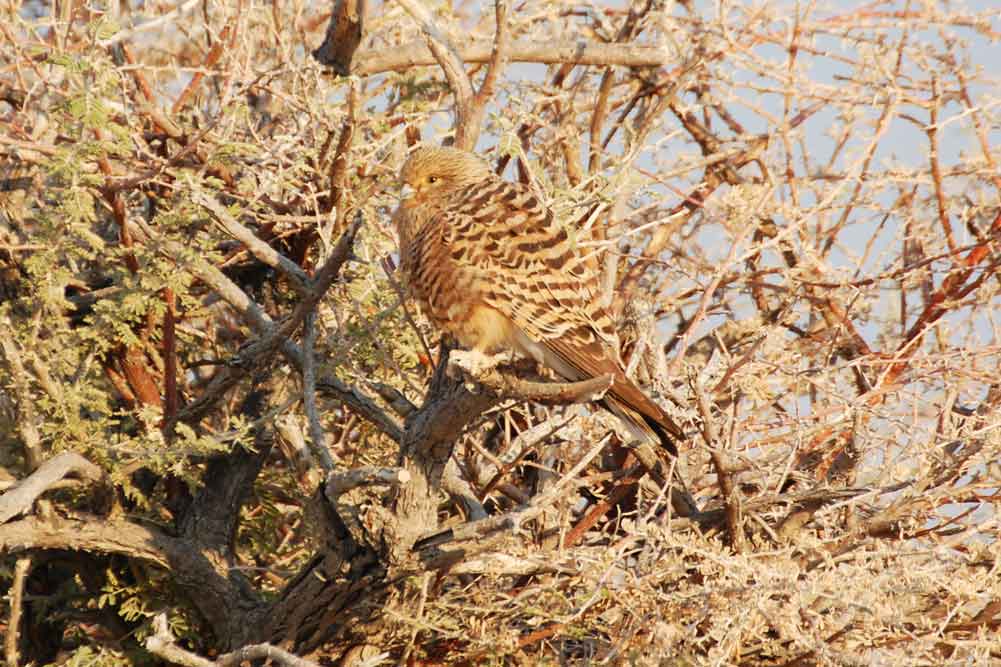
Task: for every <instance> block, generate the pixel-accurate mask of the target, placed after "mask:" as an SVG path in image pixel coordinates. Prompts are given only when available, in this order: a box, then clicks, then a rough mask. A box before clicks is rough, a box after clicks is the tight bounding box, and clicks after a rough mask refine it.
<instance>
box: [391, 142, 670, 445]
mask: <svg viewBox="0 0 1001 667" xmlns="http://www.w3.org/2000/svg"><path fill="white" fill-rule="evenodd" d="M399 181H400V188H401V197H400V203H399V206H398V208H397V209H396V211H395V212H394V214H393V222H394V225H395V226H396V231H397V236H398V242H399V257H400V269H401V273H402V276H403V281H402V282H403V283H404V285H405V287H406V290H407V292H408V294H409V296H410V297H412V298H413V299H414V300H416V302H417V303H418V305H419V307H420V309H421V311H422V312H423V313H424V314H425V315H426V316H427V318H428V319H429V320H430V321H431V323H432V324H433V325H435V326H436V327H437V328H438V329H440V330H442V331H444V332H446V333H448V334H451V335H452V336H453V337H454V338H455V339H456V340H457V341H458V343H459V345H461V346H462V347H464V348H466V349H469V350H472V351H475V352H478V353H481V354H483V355H485V356H493V355H498V354H500V353H505V352H506V353H512V352H513V353H515V354H517V355H521V356H524V357H528V358H530V359H534V360H535V362H536V363H537V364H539V365H541V366H543V367H545V368H548V369H549V370H550V371H552V372H553V373H555V375H556V376H558V377H560V378H562V379H563V380H566V381H568V382H576V381H580V380H587V379H591V378H597V377H602V376H609V375H610V376H611V378H612V383H611V386H610V388H609V389H608V391H607V392H606V393H605V395H604V397H603V398H602V399H601V402H602V404H603V405H604V407H605V408H607V409H608V410H609V411H611V412H612V413H613V414H614V415H616V416H617V417H618V418H619V419H620V420H621V421H622V423H623V424H624V425H625V426H626V428H627V429H628V431H629V432H630V434H631V435H632V436H633V438H635V439H637V440H642V441H644V442H647V443H652V444H659V445H660V446H662V447H663V448H664V449H665V450H666V451H668V452H669V453H670V454H672V455H673V456H677V455H678V449H677V445H678V443H680V442H681V441H682V440H683V439H684V438H685V434H684V431H683V430H682V429H681V428H680V427H679V426H678V425H677V424H676V423H675V422H674V421H673V420H672V419H671V418H670V417H669V416H668V415H667V414H666V413H665V411H664V410H663V409H662V408H661V407H660V406H659V405H658V404H657V403H656V402H654V401H653V399H651V398H650V397H649V396H648V395H647V394H646V393H644V392H643V390H642V389H640V388H639V387H638V386H637V385H636V383H634V382H633V381H632V380H631V379H630V378H629V377H628V376H627V375H626V371H625V366H624V364H623V362H622V358H621V356H620V352H619V339H618V335H617V332H616V327H615V320H614V318H613V317H612V314H611V312H610V310H609V308H608V307H607V305H605V303H604V301H603V300H602V299H601V298H600V288H599V275H598V269H597V266H596V263H595V262H593V260H591V259H589V258H588V257H587V256H586V255H585V253H584V252H583V251H582V249H581V248H580V247H579V245H578V244H576V243H575V242H574V238H573V237H572V236H571V234H570V233H568V230H567V229H566V228H565V227H564V226H563V225H562V224H561V223H560V221H559V220H557V218H556V216H555V215H554V214H553V212H552V210H551V209H550V208H548V207H547V206H546V205H545V204H544V203H543V201H542V200H541V199H540V197H539V196H538V195H537V194H536V193H535V192H533V190H532V189H531V188H530V187H529V186H527V185H524V184H521V183H512V182H509V181H506V180H504V179H503V178H501V177H500V176H498V175H497V174H495V173H494V172H493V171H492V170H491V168H490V166H489V165H488V164H487V162H485V161H484V160H483V159H482V158H481V157H479V156H478V155H476V154H475V153H471V152H469V151H465V150H461V149H458V148H455V147H437V146H428V145H424V146H420V147H418V148H416V149H415V150H414V151H413V152H412V153H411V154H410V156H409V158H408V159H407V160H406V161H405V163H404V165H403V167H402V169H401V170H400V177H399Z"/></svg>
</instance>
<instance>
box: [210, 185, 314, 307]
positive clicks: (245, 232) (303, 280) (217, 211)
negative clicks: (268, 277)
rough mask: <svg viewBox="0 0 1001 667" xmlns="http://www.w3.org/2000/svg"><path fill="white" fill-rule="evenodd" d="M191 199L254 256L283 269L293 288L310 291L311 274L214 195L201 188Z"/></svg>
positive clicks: (303, 292)
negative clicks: (274, 246) (253, 229)
mask: <svg viewBox="0 0 1001 667" xmlns="http://www.w3.org/2000/svg"><path fill="white" fill-rule="evenodd" d="M191 199H192V200H193V201H194V202H195V203H197V204H200V205H201V206H203V207H205V208H206V209H208V211H209V212H210V213H211V214H212V217H213V218H215V220H216V221H217V222H218V223H219V225H220V226H222V228H223V229H225V230H226V231H227V232H228V233H229V234H230V235H231V236H232V237H233V238H235V239H236V240H238V241H239V242H240V243H242V244H243V245H244V246H245V247H246V248H247V250H249V251H250V252H251V253H252V254H253V255H254V257H256V258H257V259H259V260H260V261H262V262H264V263H265V264H267V265H268V266H270V267H271V268H273V269H275V270H277V271H281V272H282V273H283V274H284V275H285V276H286V277H287V278H288V279H289V284H290V285H291V286H292V288H293V289H295V290H296V291H297V292H299V293H300V294H306V293H307V292H308V287H307V286H308V285H309V276H308V275H306V272H305V271H303V270H302V267H300V266H299V265H298V264H296V263H295V262H293V261H292V260H291V259H289V258H288V257H286V256H285V255H283V254H281V253H280V252H278V251H277V250H275V249H274V248H272V247H271V246H270V245H268V244H267V243H265V242H264V241H262V240H261V239H260V238H258V236H257V235H256V234H254V232H252V231H251V230H250V229H248V228H247V227H245V226H244V225H242V224H240V222H239V221H238V220H236V219H235V218H234V217H233V216H232V215H230V214H229V211H227V210H226V209H225V208H223V206H222V204H220V203H219V202H218V201H216V200H215V199H213V198H212V197H210V196H208V195H206V194H205V193H203V192H201V191H199V190H194V191H192V193H191Z"/></svg>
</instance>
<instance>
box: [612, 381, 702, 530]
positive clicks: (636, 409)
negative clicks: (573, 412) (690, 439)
mask: <svg viewBox="0 0 1001 667" xmlns="http://www.w3.org/2000/svg"><path fill="white" fill-rule="evenodd" d="M602 403H603V404H604V406H605V407H606V408H607V409H608V410H609V411H610V412H611V413H612V414H614V415H615V416H616V417H618V418H619V419H620V420H621V421H622V423H623V424H624V425H625V426H626V428H628V429H629V432H630V433H631V434H632V435H633V438H634V440H635V442H634V443H633V444H634V447H635V450H634V451H635V453H636V456H637V458H638V459H639V460H640V463H642V464H643V466H644V467H645V468H647V470H648V471H649V472H650V474H651V476H653V477H654V479H655V480H656V481H657V482H658V483H659V484H665V483H667V481H668V478H669V477H670V481H671V505H672V506H673V507H674V511H675V512H676V513H677V514H679V515H681V516H692V515H694V514H698V512H699V508H698V505H697V504H696V502H695V499H694V498H693V497H692V495H691V493H689V491H688V488H687V486H686V485H685V482H684V480H683V479H682V477H681V474H680V473H679V471H678V468H677V466H676V465H672V466H671V468H673V473H670V474H669V473H668V472H667V471H666V469H665V465H664V462H663V460H662V458H661V457H660V456H657V454H656V452H654V450H653V448H652V447H651V445H659V446H660V447H661V448H662V449H663V450H665V451H667V452H668V453H669V454H670V455H671V456H672V457H673V458H676V457H677V456H678V443H680V442H681V441H682V440H683V439H684V435H685V434H684V431H682V430H681V428H680V427H679V426H678V425H677V424H676V423H675V422H674V420H672V419H671V418H670V417H669V416H668V415H667V414H666V413H665V412H664V411H663V409H661V407H660V406H659V405H657V404H656V403H654V402H653V401H652V400H651V399H650V398H649V397H648V396H647V395H646V394H644V393H643V392H642V391H641V390H640V389H639V387H637V386H636V385H635V384H634V383H633V382H632V381H631V380H630V379H629V378H628V377H626V376H625V374H622V375H621V376H620V377H616V378H615V382H614V383H613V384H612V387H611V389H610V390H609V392H608V394H606V395H605V398H604V399H603V400H602Z"/></svg>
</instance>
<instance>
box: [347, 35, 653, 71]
mask: <svg viewBox="0 0 1001 667" xmlns="http://www.w3.org/2000/svg"><path fill="white" fill-rule="evenodd" d="M456 49H457V54H458V57H459V58H461V59H462V61H463V62H466V63H488V62H490V60H491V58H492V55H493V51H494V41H493V40H489V39H483V40H474V41H469V42H464V43H461V44H458V45H457V46H456ZM356 56H357V57H356V58H355V61H354V63H355V64H354V67H353V68H352V71H351V73H352V74H355V75H357V76H369V75H372V74H378V73H380V72H400V71H405V70H409V69H411V68H413V67H426V66H430V65H434V64H436V63H437V62H438V61H437V60H436V59H435V57H434V56H433V55H432V53H431V51H430V50H428V47H427V45H426V44H425V43H424V42H423V41H413V42H408V43H406V44H402V45H400V46H398V47H392V48H389V49H372V50H368V49H365V50H362V51H359V52H358V53H357V54H356ZM505 57H506V59H507V61H508V62H526V63H545V64H550V65H552V64H559V63H572V64H575V65H618V66H620V67H662V66H664V65H665V64H666V62H667V58H666V57H665V53H664V49H661V48H660V47H655V46H638V45H635V44H594V43H590V42H585V41H583V40H579V41H574V42H571V41H564V42H548V43H539V42H536V41H529V40H515V41H513V42H511V43H510V45H509V46H508V48H507V50H506V52H505Z"/></svg>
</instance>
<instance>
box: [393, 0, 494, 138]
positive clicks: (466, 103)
mask: <svg viewBox="0 0 1001 667" xmlns="http://www.w3.org/2000/svg"><path fill="white" fill-rule="evenodd" d="M396 1H397V3H398V4H399V5H400V6H401V7H403V8H404V9H405V10H406V11H407V13H408V14H410V15H411V16H412V17H413V18H414V20H415V21H417V24H418V25H419V26H420V27H421V31H422V32H423V33H424V37H425V39H426V40H427V47H428V49H430V51H431V53H432V54H433V55H434V59H435V61H436V62H437V63H438V65H439V66H440V67H441V69H442V71H443V72H444V73H445V78H446V79H448V85H449V88H451V89H452V94H453V95H455V115H456V118H455V146H457V147H458V148H463V149H465V150H472V148H473V145H474V144H475V143H476V135H477V134H478V132H479V128H473V127H472V126H471V125H470V120H471V119H470V118H469V112H470V109H471V104H472V102H473V84H472V82H471V81H470V80H469V75H468V74H466V70H465V68H464V66H463V62H462V56H460V55H459V52H458V51H457V50H456V48H455V45H454V44H453V43H452V40H451V39H449V37H448V35H446V34H445V33H444V32H443V31H442V29H441V28H440V27H439V26H438V23H437V22H436V21H435V19H434V17H433V16H431V12H429V11H428V10H427V9H426V8H425V7H424V5H423V4H422V3H421V2H419V0H396ZM470 131H472V132H473V133H472V134H469V132H470Z"/></svg>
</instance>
